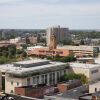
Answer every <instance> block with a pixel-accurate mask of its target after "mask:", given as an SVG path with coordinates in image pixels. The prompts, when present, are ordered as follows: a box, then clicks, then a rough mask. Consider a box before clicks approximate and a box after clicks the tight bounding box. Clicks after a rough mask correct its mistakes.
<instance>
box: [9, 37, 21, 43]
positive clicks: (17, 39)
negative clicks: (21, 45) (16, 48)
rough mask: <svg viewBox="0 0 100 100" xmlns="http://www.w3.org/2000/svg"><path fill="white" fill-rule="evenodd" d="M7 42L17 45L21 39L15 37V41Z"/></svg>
mask: <svg viewBox="0 0 100 100" xmlns="http://www.w3.org/2000/svg"><path fill="white" fill-rule="evenodd" d="M9 41H10V43H18V42H20V41H21V37H17V38H15V39H10V40H9Z"/></svg>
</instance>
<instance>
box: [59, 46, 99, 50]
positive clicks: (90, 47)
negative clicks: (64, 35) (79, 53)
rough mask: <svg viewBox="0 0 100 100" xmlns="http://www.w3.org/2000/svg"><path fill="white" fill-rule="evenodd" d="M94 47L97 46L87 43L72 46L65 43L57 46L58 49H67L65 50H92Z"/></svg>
mask: <svg viewBox="0 0 100 100" xmlns="http://www.w3.org/2000/svg"><path fill="white" fill-rule="evenodd" d="M94 47H98V46H88V45H80V46H72V45H65V46H58V47H57V48H58V49H67V50H84V51H87V50H88V51H93V48H94Z"/></svg>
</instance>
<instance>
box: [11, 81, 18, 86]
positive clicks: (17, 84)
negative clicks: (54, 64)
mask: <svg viewBox="0 0 100 100" xmlns="http://www.w3.org/2000/svg"><path fill="white" fill-rule="evenodd" d="M13 84H14V82H13V81H11V85H13ZM17 86H19V82H17Z"/></svg>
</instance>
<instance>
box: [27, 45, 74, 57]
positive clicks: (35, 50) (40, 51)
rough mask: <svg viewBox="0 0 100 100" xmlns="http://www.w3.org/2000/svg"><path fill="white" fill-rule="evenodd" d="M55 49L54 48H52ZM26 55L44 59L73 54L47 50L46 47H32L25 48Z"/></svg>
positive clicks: (61, 50) (60, 50)
mask: <svg viewBox="0 0 100 100" xmlns="http://www.w3.org/2000/svg"><path fill="white" fill-rule="evenodd" d="M52 48H55V47H52ZM27 54H28V55H29V56H31V55H33V56H37V57H42V56H43V57H46V56H52V57H53V56H57V55H59V56H62V57H66V56H69V55H70V54H73V52H72V51H70V50H66V49H49V48H48V47H41V46H34V47H27Z"/></svg>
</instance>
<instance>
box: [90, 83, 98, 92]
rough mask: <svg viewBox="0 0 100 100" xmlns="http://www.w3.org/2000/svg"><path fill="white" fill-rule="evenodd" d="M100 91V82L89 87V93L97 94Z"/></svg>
mask: <svg viewBox="0 0 100 100" xmlns="http://www.w3.org/2000/svg"><path fill="white" fill-rule="evenodd" d="M98 91H100V81H98V82H96V83H93V84H90V85H89V93H96V92H98Z"/></svg>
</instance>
